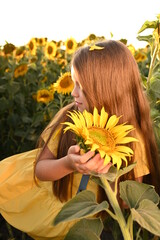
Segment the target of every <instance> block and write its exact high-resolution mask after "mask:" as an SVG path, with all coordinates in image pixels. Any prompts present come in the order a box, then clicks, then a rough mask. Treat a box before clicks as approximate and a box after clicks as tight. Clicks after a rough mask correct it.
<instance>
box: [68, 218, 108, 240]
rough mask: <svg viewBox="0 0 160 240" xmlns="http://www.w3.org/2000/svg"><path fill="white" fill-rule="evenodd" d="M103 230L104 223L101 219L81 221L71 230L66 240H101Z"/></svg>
mask: <svg viewBox="0 0 160 240" xmlns="http://www.w3.org/2000/svg"><path fill="white" fill-rule="evenodd" d="M102 230H103V223H102V221H101V220H100V219H98V218H94V219H81V220H80V221H79V222H77V223H76V224H75V225H74V226H73V227H72V228H71V229H70V230H69V232H68V233H67V235H66V236H65V238H64V240H70V239H72V240H77V239H78V240H100V238H99V236H100V234H101V232H102Z"/></svg>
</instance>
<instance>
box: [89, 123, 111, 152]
mask: <svg viewBox="0 0 160 240" xmlns="http://www.w3.org/2000/svg"><path fill="white" fill-rule="evenodd" d="M88 132H89V137H90V138H92V140H93V141H94V143H96V144H97V145H100V146H106V147H107V148H109V149H113V148H114V147H115V140H114V136H113V134H112V133H111V132H109V131H108V130H106V129H102V128H98V127H91V128H89V129H88Z"/></svg>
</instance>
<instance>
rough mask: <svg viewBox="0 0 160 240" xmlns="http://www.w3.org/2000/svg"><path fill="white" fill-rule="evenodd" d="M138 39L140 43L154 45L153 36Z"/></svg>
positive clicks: (138, 37)
mask: <svg viewBox="0 0 160 240" xmlns="http://www.w3.org/2000/svg"><path fill="white" fill-rule="evenodd" d="M137 39H138V40H139V41H146V42H148V43H152V41H153V36H152V35H148V36H137Z"/></svg>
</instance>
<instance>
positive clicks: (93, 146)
mask: <svg viewBox="0 0 160 240" xmlns="http://www.w3.org/2000/svg"><path fill="white" fill-rule="evenodd" d="M98 148H99V146H98V145H97V144H95V143H93V145H92V146H91V151H93V152H94V151H95V150H97V149H98Z"/></svg>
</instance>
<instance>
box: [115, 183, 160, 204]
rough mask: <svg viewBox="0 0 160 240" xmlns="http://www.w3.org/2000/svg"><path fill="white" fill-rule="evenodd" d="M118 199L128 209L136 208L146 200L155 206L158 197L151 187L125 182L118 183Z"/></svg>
mask: <svg viewBox="0 0 160 240" xmlns="http://www.w3.org/2000/svg"><path fill="white" fill-rule="evenodd" d="M119 186H120V197H121V198H122V200H123V201H125V202H126V204H127V205H128V206H129V207H130V208H138V207H139V204H140V202H141V201H142V200H144V199H148V200H150V201H152V202H153V203H155V204H158V203H159V196H158V194H157V193H156V191H155V189H154V187H153V186H151V185H148V184H145V183H139V182H136V181H131V180H127V181H124V182H120V184H119Z"/></svg>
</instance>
